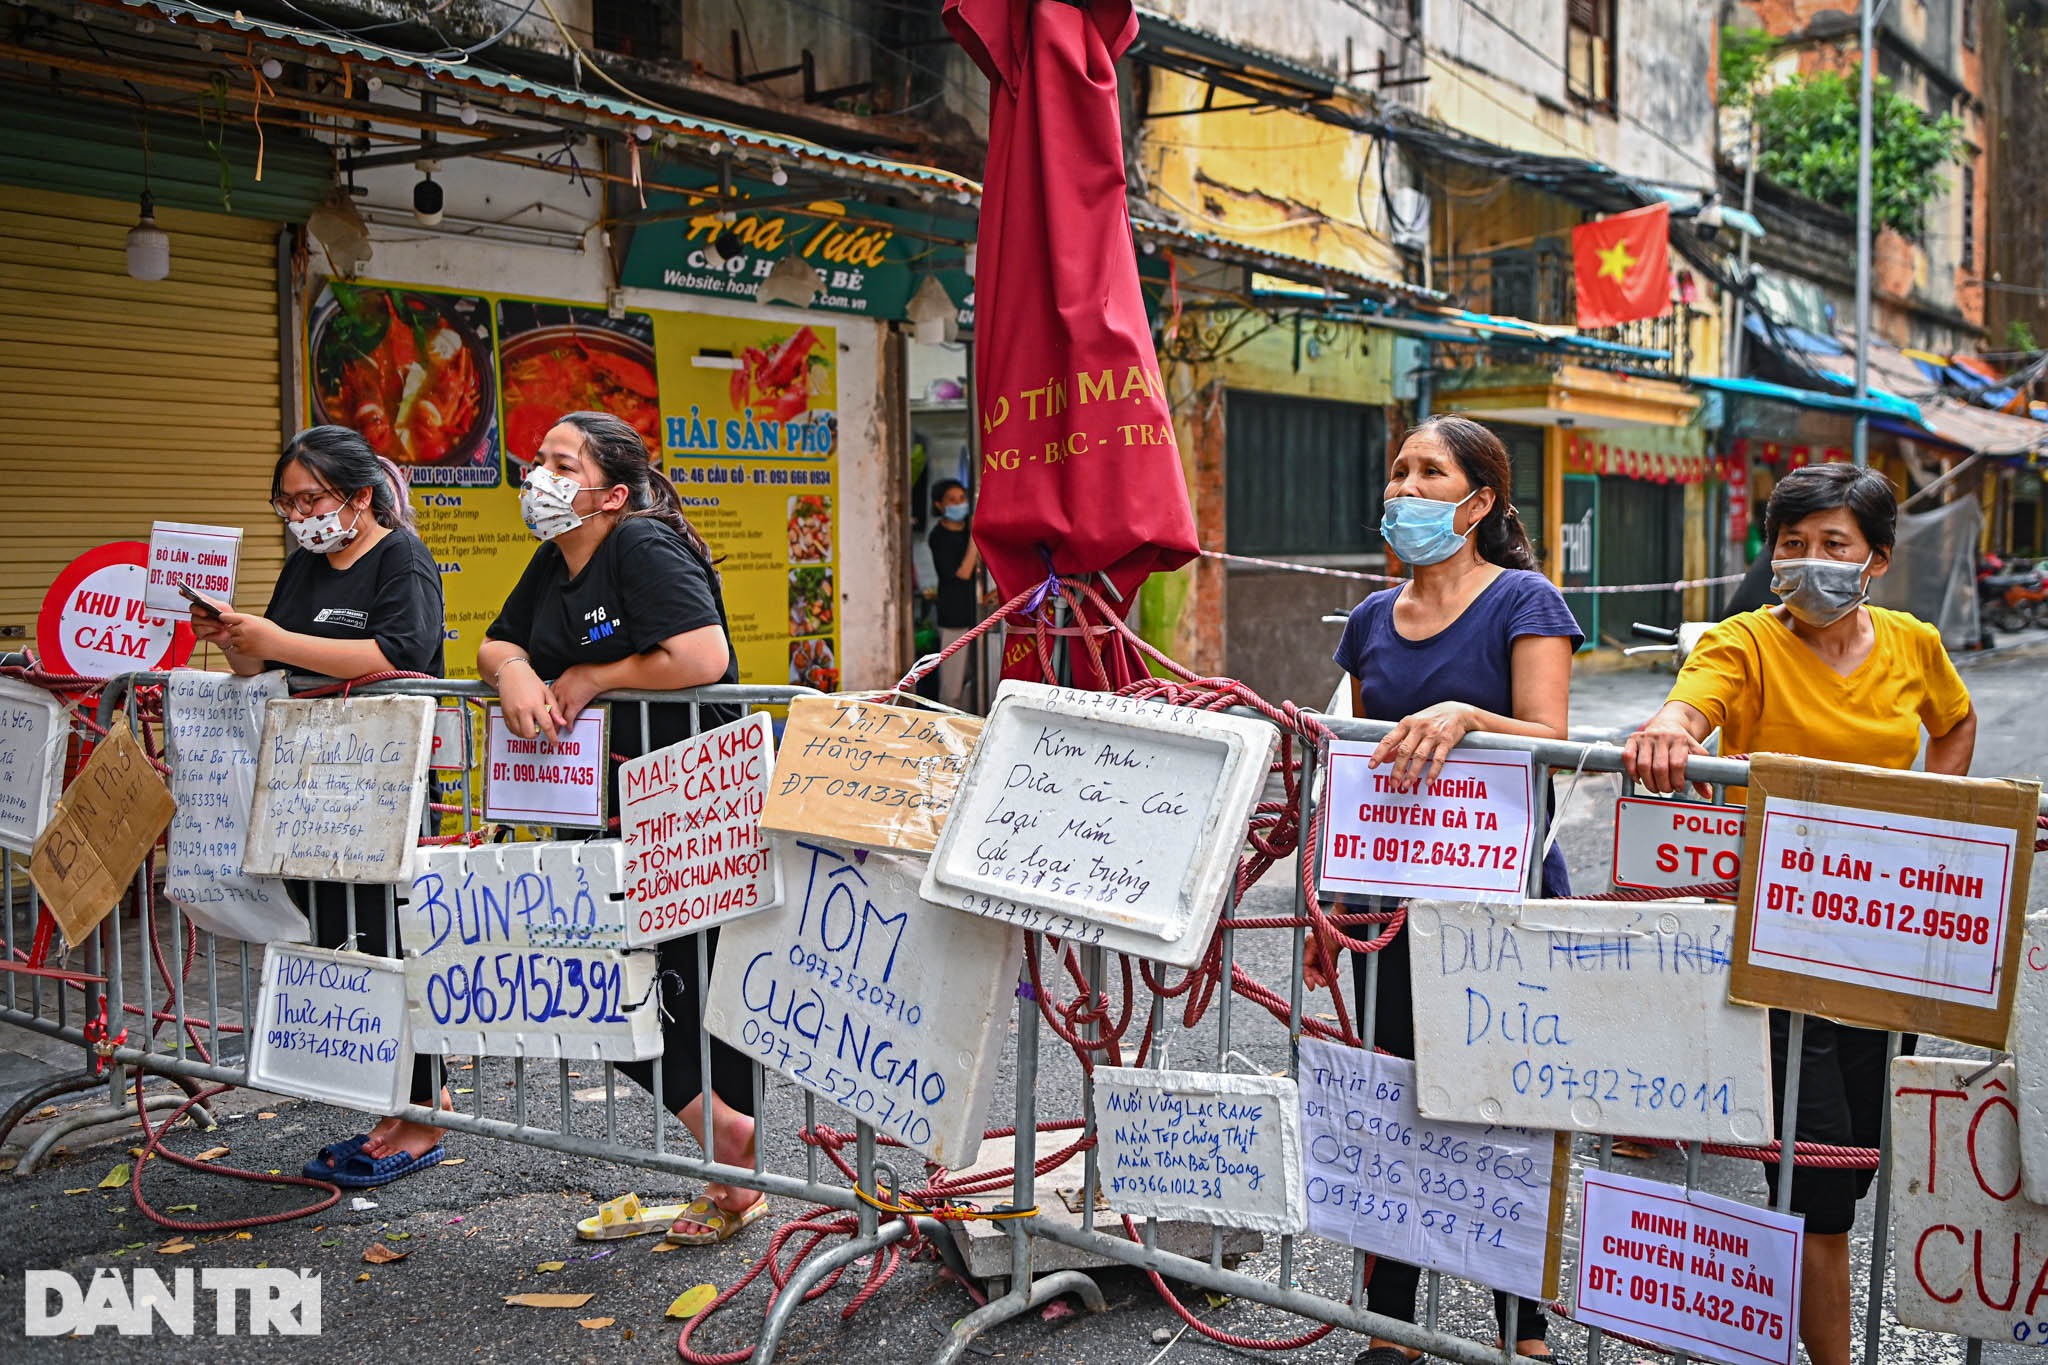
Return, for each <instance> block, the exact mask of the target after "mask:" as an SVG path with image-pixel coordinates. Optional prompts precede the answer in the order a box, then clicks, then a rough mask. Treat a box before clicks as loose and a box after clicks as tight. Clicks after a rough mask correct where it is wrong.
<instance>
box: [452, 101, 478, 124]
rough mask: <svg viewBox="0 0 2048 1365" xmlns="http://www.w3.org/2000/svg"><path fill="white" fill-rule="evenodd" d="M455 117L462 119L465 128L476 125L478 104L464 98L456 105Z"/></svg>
mask: <svg viewBox="0 0 2048 1365" xmlns="http://www.w3.org/2000/svg"><path fill="white" fill-rule="evenodd" d="M455 117H457V118H459V119H461V120H462V126H463V127H465V128H474V127H476V106H475V105H474V104H471V103H470V102H469V101H468V100H464V101H463V102H462V103H461V104H460V105H458V106H457V107H456V110H455Z"/></svg>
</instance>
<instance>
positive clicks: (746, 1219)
mask: <svg viewBox="0 0 2048 1365" xmlns="http://www.w3.org/2000/svg"><path fill="white" fill-rule="evenodd" d="M767 1216H768V1196H767V1195H765V1194H764V1195H762V1196H761V1197H760V1198H759V1199H756V1200H755V1201H754V1202H753V1203H751V1204H749V1205H747V1206H746V1207H745V1208H743V1209H741V1210H740V1211H739V1212H738V1213H734V1212H732V1211H731V1210H729V1209H722V1208H720V1207H718V1205H717V1204H715V1203H713V1202H712V1201H711V1200H709V1199H707V1198H705V1197H704V1196H703V1195H698V1196H697V1197H696V1198H695V1199H692V1200H691V1201H690V1202H689V1203H688V1204H685V1205H684V1206H683V1208H682V1210H681V1212H679V1213H678V1214H677V1215H676V1219H675V1222H674V1223H671V1224H670V1225H669V1229H668V1236H666V1237H664V1238H662V1240H663V1241H664V1242H671V1243H674V1244H675V1245H677V1246H686V1247H708V1246H716V1245H717V1244H718V1243H720V1242H724V1241H728V1240H730V1239H731V1238H733V1237H736V1236H738V1235H739V1233H740V1232H741V1231H742V1230H743V1229H745V1228H747V1227H750V1226H752V1225H753V1224H755V1223H758V1222H759V1221H761V1219H763V1218H765V1217H767ZM685 1218H687V1219H689V1220H690V1221H691V1222H692V1223H695V1224H697V1225H698V1226H699V1227H701V1228H703V1229H704V1230H703V1231H702V1232H677V1231H676V1229H675V1223H679V1222H681V1221H682V1220H683V1219H685Z"/></svg>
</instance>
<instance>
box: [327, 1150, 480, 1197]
mask: <svg viewBox="0 0 2048 1365" xmlns="http://www.w3.org/2000/svg"><path fill="white" fill-rule="evenodd" d="M446 1155H448V1149H447V1148H446V1147H445V1146H443V1145H441V1144H439V1143H436V1144H435V1145H434V1147H433V1149H432V1150H431V1151H429V1152H427V1153H426V1154H425V1155H423V1156H414V1155H413V1154H412V1153H410V1152H392V1153H391V1154H390V1155H388V1156H380V1157H372V1156H369V1155H367V1154H366V1153H364V1152H363V1150H362V1149H361V1148H360V1147H359V1148H357V1149H356V1150H355V1151H354V1152H352V1153H350V1154H349V1155H348V1156H347V1157H346V1158H345V1159H344V1160H342V1161H341V1162H340V1164H338V1165H337V1166H336V1167H335V1168H334V1172H333V1174H331V1175H325V1176H319V1177H317V1178H318V1179H321V1180H327V1181H331V1182H332V1183H334V1184H336V1185H339V1186H341V1187H342V1188H343V1189H345V1190H367V1189H369V1188H370V1187H371V1186H373V1185H388V1184H390V1183H391V1182H392V1181H394V1180H398V1179H401V1178H403V1177H405V1176H408V1175H411V1174H412V1173H413V1172H414V1171H421V1170H425V1169H426V1168H427V1167H429V1166H432V1165H435V1164H436V1163H438V1162H439V1161H440V1160H441V1158H442V1157H444V1156H446Z"/></svg>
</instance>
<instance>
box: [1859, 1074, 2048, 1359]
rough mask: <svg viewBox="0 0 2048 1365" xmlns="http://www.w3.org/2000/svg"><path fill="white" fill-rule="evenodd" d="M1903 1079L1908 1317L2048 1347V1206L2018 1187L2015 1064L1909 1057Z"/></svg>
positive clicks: (1900, 1304) (1903, 1318)
mask: <svg viewBox="0 0 2048 1365" xmlns="http://www.w3.org/2000/svg"><path fill="white" fill-rule="evenodd" d="M1973 1076H1974V1077H1976V1080H1975V1083H1974V1084H1970V1083H1967V1082H1970V1080H1971V1078H1972V1077H1973ZM1891 1082H1892V1206H1891V1213H1892V1226H1891V1237H1892V1246H1893V1248H1894V1255H1896V1256H1897V1258H1898V1262H1899V1266H1898V1272H1897V1274H1896V1275H1895V1276H1894V1277H1893V1278H1894V1280H1895V1284H1896V1292H1897V1296H1898V1297H1897V1302H1896V1308H1895V1311H1896V1312H1897V1315H1898V1319H1899V1321H1900V1322H1901V1323H1903V1324H1904V1325H1905V1326H1907V1327H1918V1328H1922V1329H1924V1330H1926V1331H1930V1332H1953V1333H1955V1334H1956V1335H1957V1336H1970V1337H1981V1338H1983V1339H1984V1340H1986V1341H1993V1342H1997V1341H2010V1342H2018V1343H2020V1344H2022V1345H2027V1346H2041V1345H2048V1208H2044V1207H2042V1206H2041V1205H2039V1204H2036V1203H2034V1202H2033V1201H2032V1200H2030V1199H2023V1198H2016V1197H2015V1196H2017V1195H2018V1194H2019V1193H2020V1190H2021V1184H2022V1182H2021V1180H2020V1144H2019V1128H2020V1117H2019V1114H2018V1112H2017V1110H2016V1108H2015V1106H2014V1104H2013V1100H2012V1094H2013V1085H2014V1077H2013V1068H2012V1066H2011V1065H2010V1064H2009V1063H2008V1064H2006V1065H2002V1066H1996V1067H1992V1068H1991V1069H1989V1070H1988V1071H1987V1070H1985V1068H1984V1063H1983V1062H1981V1061H1952V1060H1949V1059H1947V1058H1935V1057H1901V1058H1899V1059H1898V1060H1897V1061H1895V1062H1893V1063H1892V1076H1891Z"/></svg>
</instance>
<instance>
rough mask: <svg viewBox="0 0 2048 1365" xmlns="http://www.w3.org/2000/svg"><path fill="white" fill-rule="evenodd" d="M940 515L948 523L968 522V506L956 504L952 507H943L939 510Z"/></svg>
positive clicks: (962, 503) (961, 503)
mask: <svg viewBox="0 0 2048 1365" xmlns="http://www.w3.org/2000/svg"><path fill="white" fill-rule="evenodd" d="M939 515H940V516H942V517H944V518H945V519H946V520H947V521H954V522H959V521H965V520H967V504H966V503H964V502H956V503H954V504H953V505H952V506H951V507H942V508H940V509H939Z"/></svg>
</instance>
